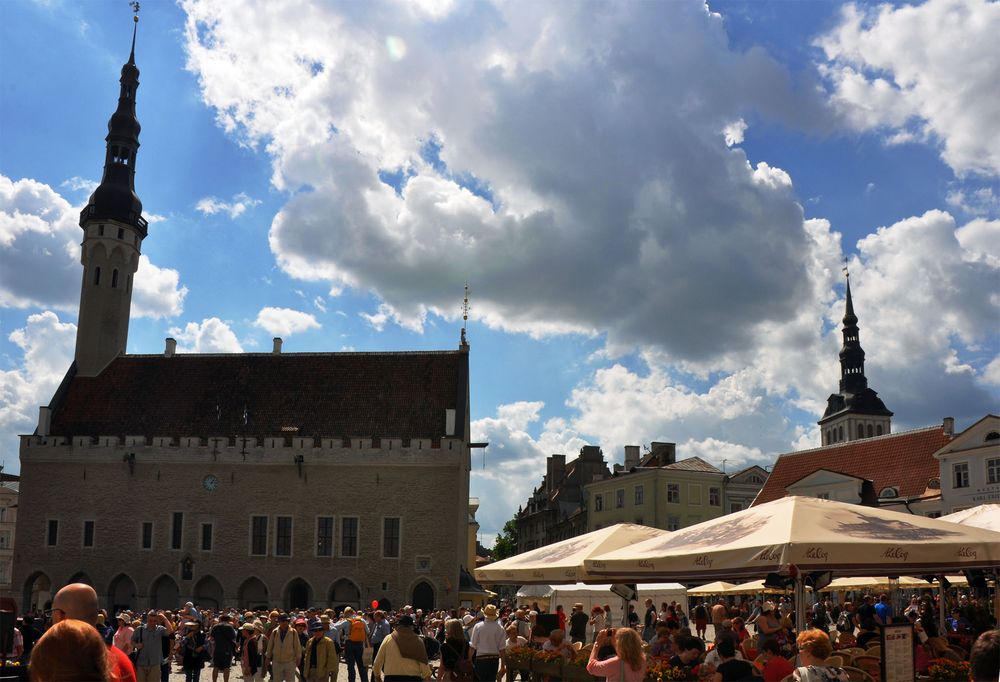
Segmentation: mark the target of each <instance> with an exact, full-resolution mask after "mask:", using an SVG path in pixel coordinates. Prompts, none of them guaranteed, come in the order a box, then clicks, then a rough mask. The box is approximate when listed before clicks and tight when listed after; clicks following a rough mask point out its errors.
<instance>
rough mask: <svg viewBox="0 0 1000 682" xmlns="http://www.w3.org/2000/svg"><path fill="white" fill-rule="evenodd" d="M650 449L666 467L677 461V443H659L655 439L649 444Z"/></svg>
mask: <svg viewBox="0 0 1000 682" xmlns="http://www.w3.org/2000/svg"><path fill="white" fill-rule="evenodd" d="M649 451H650V452H651V453H652V454H653V455H655V456H656V458H657V459H658V460H659V463H660V466H661V467H665V466H667V465H668V464H673V463H675V462H676V461H677V445H676V444H675V443H659V442H657V441H653V442H652V443H650V444H649Z"/></svg>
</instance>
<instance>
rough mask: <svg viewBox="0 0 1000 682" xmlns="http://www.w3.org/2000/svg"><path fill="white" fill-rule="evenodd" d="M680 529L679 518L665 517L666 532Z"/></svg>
mask: <svg viewBox="0 0 1000 682" xmlns="http://www.w3.org/2000/svg"><path fill="white" fill-rule="evenodd" d="M680 527H681V519H680V517H679V516H668V517H667V530H678V529H680Z"/></svg>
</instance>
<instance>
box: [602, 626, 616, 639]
mask: <svg viewBox="0 0 1000 682" xmlns="http://www.w3.org/2000/svg"><path fill="white" fill-rule="evenodd" d="M604 634H605V635H607V636H608V637H614V636H615V629H614V628H608V629H607V630H605V631H604Z"/></svg>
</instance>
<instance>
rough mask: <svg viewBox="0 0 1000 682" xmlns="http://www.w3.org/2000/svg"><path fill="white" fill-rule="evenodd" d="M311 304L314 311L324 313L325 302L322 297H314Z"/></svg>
mask: <svg viewBox="0 0 1000 682" xmlns="http://www.w3.org/2000/svg"><path fill="white" fill-rule="evenodd" d="M312 304H313V307H314V308H316V310H318V311H320V312H321V313H325V312H326V301H324V300H323V297H322V296H317V297H315V298H314V299H313V302H312Z"/></svg>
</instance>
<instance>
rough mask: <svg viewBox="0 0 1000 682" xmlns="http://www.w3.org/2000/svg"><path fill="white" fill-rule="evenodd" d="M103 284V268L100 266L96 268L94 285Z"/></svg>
mask: <svg viewBox="0 0 1000 682" xmlns="http://www.w3.org/2000/svg"><path fill="white" fill-rule="evenodd" d="M100 284H101V268H100V266H98V267H96V268H94V286H95V287H96V286H100Z"/></svg>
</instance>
